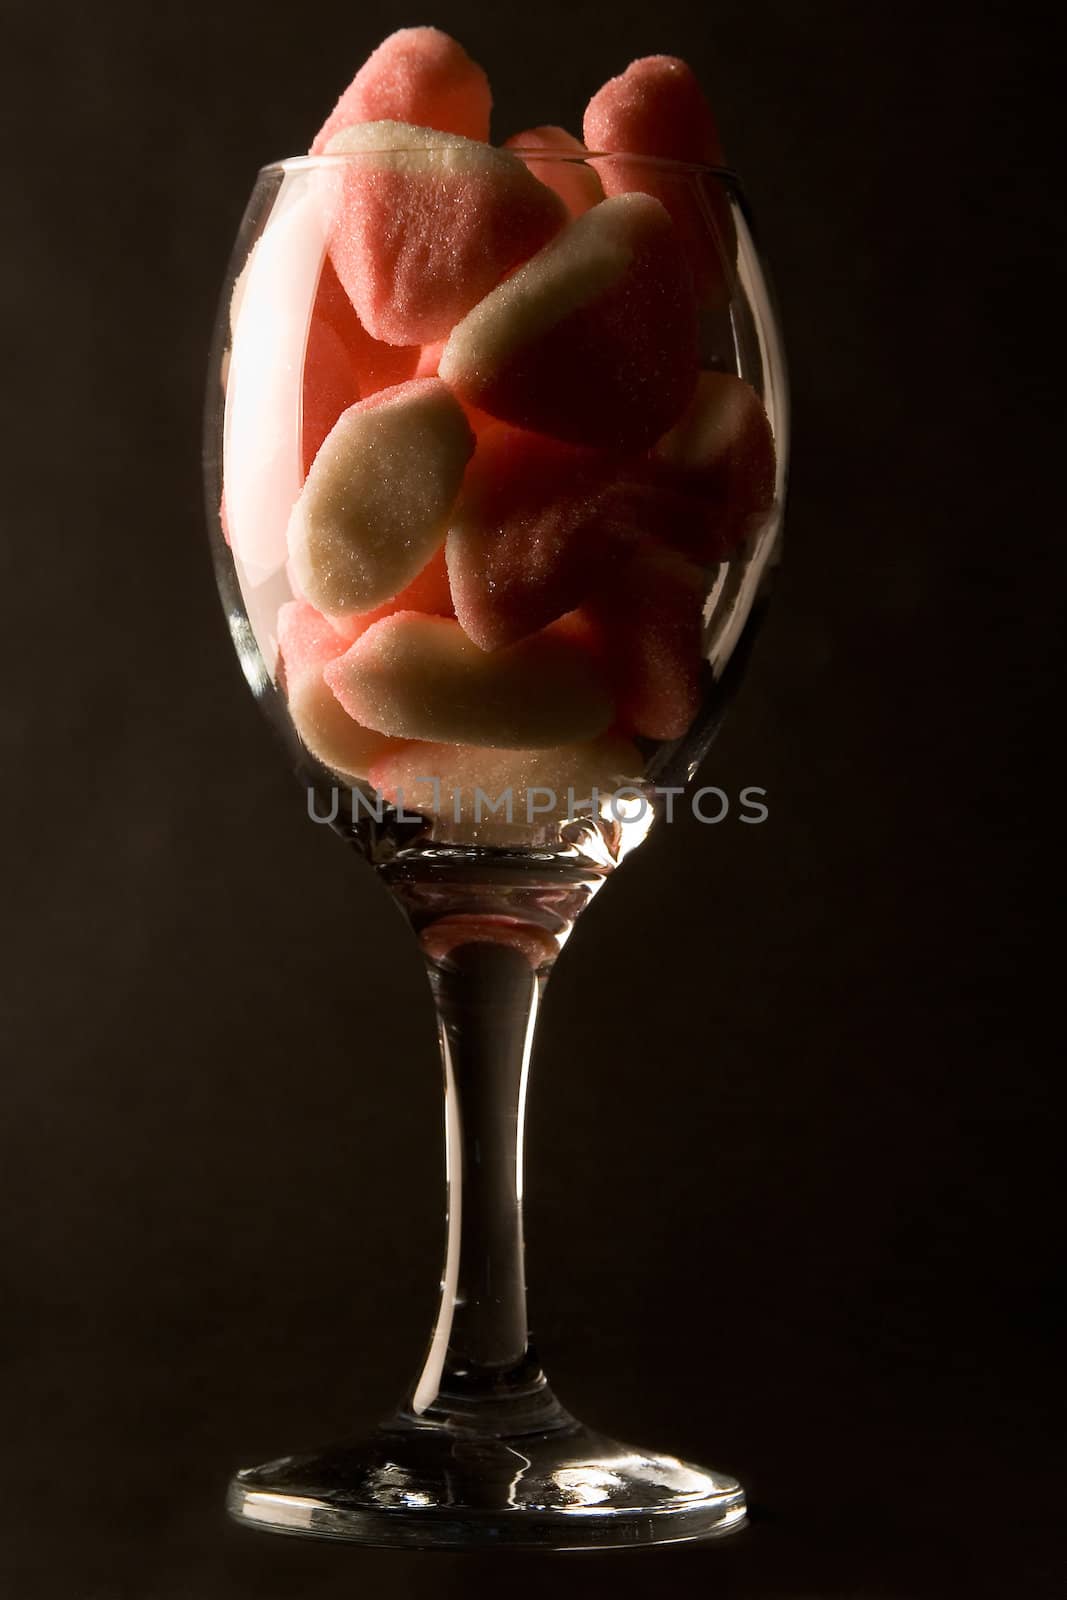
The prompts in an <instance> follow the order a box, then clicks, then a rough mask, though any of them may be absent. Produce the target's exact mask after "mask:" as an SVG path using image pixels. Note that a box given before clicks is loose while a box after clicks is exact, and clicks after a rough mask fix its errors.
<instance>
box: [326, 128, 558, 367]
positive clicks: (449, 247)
mask: <svg viewBox="0 0 1067 1600" xmlns="http://www.w3.org/2000/svg"><path fill="white" fill-rule="evenodd" d="M329 150H330V153H331V154H334V153H336V154H344V153H349V154H353V155H357V154H358V156H359V159H354V160H352V161H350V162H347V163H344V164H343V165H341V164H339V166H338V169H337V170H336V171H330V172H328V173H327V172H324V173H323V175H322V178H323V188H324V191H325V192H326V193H327V194H328V196H329V200H330V204H331V209H332V222H331V225H330V256H331V259H332V261H333V265H334V267H335V268H336V271H337V276H338V277H339V278H340V280H341V283H342V284H343V285H344V288H345V290H346V291H347V293H348V297H349V299H350V300H351V301H352V304H353V305H354V306H355V308H356V311H357V312H358V314H359V318H360V321H361V322H362V324H363V326H364V327H365V328H366V329H367V330H368V332H370V333H371V334H373V336H374V337H375V338H376V339H382V340H384V341H385V342H386V343H387V344H398V345H406V344H432V343H433V342H434V341H435V340H438V339H442V338H444V337H445V335H446V334H447V333H448V332H449V330H450V329H451V328H452V327H453V326H454V325H455V324H456V323H457V322H458V321H459V320H460V318H461V317H463V316H465V315H466V313H467V312H468V311H469V310H470V309H471V307H472V306H474V305H476V304H477V303H478V301H479V300H481V299H482V297H483V296H484V295H486V294H488V292H489V290H490V289H492V288H493V286H494V284H496V283H498V282H499V281H500V279H501V278H502V277H503V276H504V274H505V273H507V272H510V271H511V269H512V268H513V267H516V266H518V265H519V263H520V262H522V261H525V260H526V259H527V257H529V256H532V255H533V254H534V252H535V251H537V250H539V249H540V248H541V246H542V245H543V244H546V243H547V241H548V240H549V239H551V238H552V236H553V234H555V233H557V232H558V231H559V229H560V228H561V227H562V225H563V223H564V222H565V221H566V217H567V213H566V209H565V207H564V205H563V202H562V201H561V200H560V199H559V196H558V195H555V194H553V193H552V191H551V189H546V188H545V186H544V184H543V183H538V181H537V179H536V178H534V177H532V176H531V175H530V173H529V172H528V171H527V170H526V168H525V167H524V166H523V164H522V162H521V161H519V160H518V159H517V157H515V156H513V155H511V153H510V152H509V151H506V150H494V149H493V148H492V147H491V146H490V145H485V144H475V143H474V142H473V141H471V140H465V139H459V138H457V137H455V136H454V135H448V134H442V133H435V132H433V131H431V130H429V129H427V128H416V127H410V126H407V125H405V124H403V123H399V122H368V123H362V124H359V125H358V126H355V127H350V128H346V129H344V130H343V131H342V132H341V133H339V134H337V135H335V137H334V138H332V139H331V140H330V146H329Z"/></svg>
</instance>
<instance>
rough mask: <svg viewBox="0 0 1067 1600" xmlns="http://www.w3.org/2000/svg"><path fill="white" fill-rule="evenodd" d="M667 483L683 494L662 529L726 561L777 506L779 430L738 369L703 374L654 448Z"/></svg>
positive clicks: (699, 553) (682, 544)
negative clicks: (776, 437) (683, 408)
mask: <svg viewBox="0 0 1067 1600" xmlns="http://www.w3.org/2000/svg"><path fill="white" fill-rule="evenodd" d="M652 459H653V463H654V471H655V472H656V475H657V479H658V482H659V484H660V486H661V487H662V489H663V490H664V491H666V492H667V493H671V494H675V495H679V496H681V497H683V498H681V499H679V500H677V501H675V505H676V507H677V509H678V514H677V515H676V516H675V517H674V519H673V521H672V523H671V525H670V527H669V528H664V529H663V530H662V531H663V532H664V534H665V536H666V537H668V538H669V539H670V542H671V543H672V544H675V545H677V546H678V548H679V549H681V550H684V551H685V552H686V553H687V554H688V555H691V556H692V557H693V558H694V559H695V560H698V561H704V562H711V561H722V560H725V558H726V557H727V556H728V555H729V554H730V552H731V551H732V550H733V549H735V547H736V546H737V545H738V544H740V543H741V542H742V540H744V539H745V538H746V537H747V536H748V534H749V533H751V532H753V531H754V530H756V529H758V528H759V527H760V526H761V525H762V524H763V522H764V521H765V520H766V517H767V514H768V512H769V511H770V509H771V507H772V506H773V504H774V492H775V451H774V435H773V434H772V433H771V425H770V423H769V421H768V420H767V413H766V412H765V411H764V409H763V405H762V402H761V401H760V398H759V396H758V395H757V394H756V391H755V390H754V389H752V388H751V387H750V386H749V385H748V384H747V383H745V382H743V381H742V379H740V378H737V377H735V376H734V374H733V373H732V372H702V373H701V375H700V380H699V383H698V385H697V392H696V394H695V395H694V397H693V400H692V402H691V404H690V406H689V407H688V409H687V411H686V412H685V414H684V415H683V416H682V418H681V419H680V421H679V422H678V424H677V425H676V427H674V428H672V429H671V431H670V433H668V434H667V435H666V436H665V437H664V438H662V439H661V440H660V441H659V443H658V444H657V445H656V448H655V450H654V451H653V453H652Z"/></svg>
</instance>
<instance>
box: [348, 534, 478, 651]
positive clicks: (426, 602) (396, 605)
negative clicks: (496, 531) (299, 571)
mask: <svg viewBox="0 0 1067 1600" xmlns="http://www.w3.org/2000/svg"><path fill="white" fill-rule="evenodd" d="M397 611H422V612H423V613H425V614H426V615H429V616H432V617H451V616H454V615H455V612H454V610H453V606H452V592H451V590H450V589H449V586H448V568H447V566H446V565H445V547H444V545H441V546H440V548H439V549H438V550H436V551H435V552H434V554H433V555H432V556H431V557H430V559H429V561H428V562H427V563H426V565H425V566H424V567H423V569H422V571H421V572H420V573H418V574H417V575H416V576H415V577H414V578H412V580H411V582H410V583H409V584H408V586H407V588H406V589H401V591H400V593H399V594H398V595H397V597H396V599H395V600H387V601H386V602H385V604H384V605H380V606H375V608H374V610H373V611H355V612H351V613H350V614H349V615H347V616H343V617H331V618H330V626H331V627H332V628H334V629H335V630H336V632H337V633H338V634H339V635H340V637H341V638H342V639H344V640H345V641H346V643H347V644H355V642H356V640H357V639H360V638H362V636H363V635H364V634H365V633H366V631H367V629H368V628H372V627H373V626H374V624H375V623H376V622H381V620H382V618H383V617H391V616H393V615H394V614H395V613H396V612H397Z"/></svg>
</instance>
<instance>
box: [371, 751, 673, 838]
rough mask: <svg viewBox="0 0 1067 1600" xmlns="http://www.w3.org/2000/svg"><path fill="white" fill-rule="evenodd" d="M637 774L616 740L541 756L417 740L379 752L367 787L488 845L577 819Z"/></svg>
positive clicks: (634, 761) (637, 766)
mask: <svg viewBox="0 0 1067 1600" xmlns="http://www.w3.org/2000/svg"><path fill="white" fill-rule="evenodd" d="M643 770H644V758H643V757H642V755H641V754H640V752H639V751H638V750H637V749H635V747H634V746H633V745H632V744H631V743H630V741H629V740H628V739H623V738H620V737H618V736H617V735H615V734H604V735H602V736H601V737H600V738H598V739H589V740H584V741H580V742H578V743H574V744H565V745H559V746H556V747H555V748H549V749H542V750H500V749H487V748H485V747H484V746H480V745H462V744H432V743H425V742H423V741H418V742H415V743H411V744H403V745H394V746H393V747H392V748H391V749H389V750H387V751H385V752H383V754H382V756H381V759H380V760H378V761H376V762H375V764H374V766H373V767H372V768H371V772H370V781H371V783H372V785H373V786H374V788H375V789H377V790H378V792H379V793H380V794H381V795H383V796H384V797H385V798H386V799H387V800H389V801H390V802H391V804H393V805H398V804H399V803H400V801H401V800H403V805H404V809H405V811H411V812H415V811H418V812H421V813H423V814H424V815H433V814H435V813H436V814H438V815H441V816H444V817H450V818H452V819H453V820H458V821H460V822H465V823H469V824H476V825H477V826H478V827H479V829H480V830H484V832H481V831H480V832H479V837H480V838H487V837H488V835H489V834H490V833H491V834H492V835H493V836H494V837H499V836H500V835H501V834H502V833H503V834H505V835H506V834H507V832H508V831H509V830H514V829H515V828H516V827H528V826H530V824H531V823H532V824H533V825H537V824H538V823H546V822H559V821H563V820H565V819H566V818H567V816H568V813H569V814H570V816H571V817H574V816H581V815H583V813H584V812H586V811H588V810H589V809H590V805H589V802H590V801H591V800H592V798H593V790H594V789H595V790H596V791H597V794H598V803H599V801H601V800H604V799H607V798H608V797H609V796H610V795H612V794H614V793H615V791H616V790H617V789H619V788H622V787H623V786H624V785H626V784H632V783H633V782H634V780H635V779H637V778H640V776H641V774H642V772H643ZM478 790H480V791H481V798H480V799H479V797H478V793H477V791H478ZM535 791H536V792H535ZM457 814H458V815H457ZM528 819H529V820H528Z"/></svg>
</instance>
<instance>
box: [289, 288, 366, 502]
mask: <svg viewBox="0 0 1067 1600" xmlns="http://www.w3.org/2000/svg"><path fill="white" fill-rule="evenodd" d="M358 399H359V384H358V383H357V382H356V375H355V373H354V372H353V370H352V362H351V360H350V359H349V355H348V351H347V350H346V349H345V346H344V344H343V343H342V341H341V339H340V337H339V335H338V334H337V333H335V332H334V330H333V328H332V327H331V326H330V324H329V323H328V322H326V321H325V319H324V318H322V317H315V316H313V317H312V319H311V327H310V328H309V330H308V342H307V348H306V350H305V353H304V393H303V409H302V417H303V436H302V438H303V445H302V448H303V457H304V472H305V475H306V474H307V472H308V471H309V470H310V467H311V463H312V462H313V461H314V459H315V456H316V454H317V453H318V449H319V446H320V445H321V444H322V441H323V440H324V439H325V437H326V435H327V434H328V433H329V431H330V429H331V428H332V427H333V425H334V423H335V422H336V421H337V419H338V417H339V416H340V415H341V413H342V411H347V410H348V408H349V406H354V405H355V403H356V401H357V400H358Z"/></svg>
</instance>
